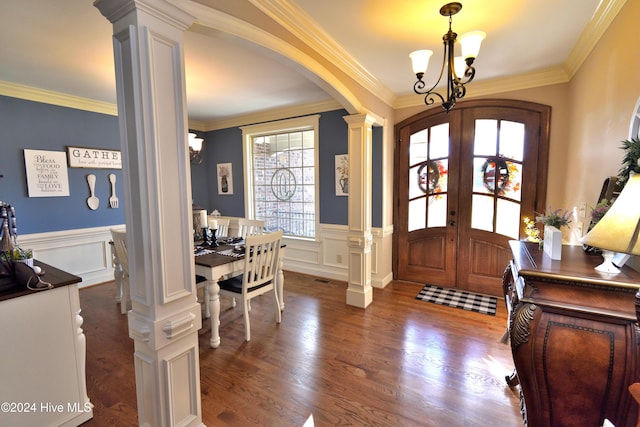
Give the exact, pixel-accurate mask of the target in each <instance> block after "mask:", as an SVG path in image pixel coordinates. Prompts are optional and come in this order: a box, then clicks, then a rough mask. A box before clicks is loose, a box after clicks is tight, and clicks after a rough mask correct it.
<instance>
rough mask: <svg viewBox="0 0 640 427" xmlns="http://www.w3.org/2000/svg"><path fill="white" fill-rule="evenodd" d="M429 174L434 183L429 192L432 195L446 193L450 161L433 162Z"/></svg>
mask: <svg viewBox="0 0 640 427" xmlns="http://www.w3.org/2000/svg"><path fill="white" fill-rule="evenodd" d="M429 174H430V178H431V183H432V185H431V186H430V187H429V190H430V191H431V192H432V193H445V192H446V191H447V184H448V182H449V179H448V178H449V160H448V159H442V160H436V161H432V162H431V167H430V168H429Z"/></svg>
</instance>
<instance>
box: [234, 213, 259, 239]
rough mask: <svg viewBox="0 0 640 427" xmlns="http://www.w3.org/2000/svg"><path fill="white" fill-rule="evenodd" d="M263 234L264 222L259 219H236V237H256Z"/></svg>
mask: <svg viewBox="0 0 640 427" xmlns="http://www.w3.org/2000/svg"><path fill="white" fill-rule="evenodd" d="M263 233H264V221H263V220H259V219H248V218H240V219H238V237H242V238H243V239H244V238H246V237H247V236H257V235H260V234H263Z"/></svg>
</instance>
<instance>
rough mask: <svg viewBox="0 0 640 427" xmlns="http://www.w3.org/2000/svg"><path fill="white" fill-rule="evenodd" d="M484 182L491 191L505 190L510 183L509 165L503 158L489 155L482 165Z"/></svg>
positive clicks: (500, 191) (499, 191)
mask: <svg viewBox="0 0 640 427" xmlns="http://www.w3.org/2000/svg"><path fill="white" fill-rule="evenodd" d="M482 184H483V185H484V187H485V188H486V189H487V190H489V191H490V192H492V193H493V192H495V191H496V190H497V191H498V193H499V194H500V193H502V192H504V190H505V188H507V185H509V166H508V165H507V162H506V161H505V160H503V159H500V158H497V157H489V158H487V160H486V161H485V162H484V164H483V165H482Z"/></svg>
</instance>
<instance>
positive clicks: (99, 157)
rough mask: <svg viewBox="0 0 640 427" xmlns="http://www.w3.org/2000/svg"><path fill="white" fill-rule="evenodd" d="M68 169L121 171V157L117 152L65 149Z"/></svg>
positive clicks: (79, 148)
mask: <svg viewBox="0 0 640 427" xmlns="http://www.w3.org/2000/svg"><path fill="white" fill-rule="evenodd" d="M67 156H68V157H69V167H71V168H100V169H122V155H121V154H120V151H117V150H103V149H100V148H82V147H67Z"/></svg>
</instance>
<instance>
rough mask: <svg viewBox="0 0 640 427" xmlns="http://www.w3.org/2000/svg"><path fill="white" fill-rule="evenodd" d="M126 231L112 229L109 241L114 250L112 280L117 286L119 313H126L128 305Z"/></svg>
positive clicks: (123, 229)
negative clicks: (111, 242)
mask: <svg viewBox="0 0 640 427" xmlns="http://www.w3.org/2000/svg"><path fill="white" fill-rule="evenodd" d="M126 239H127V230H126V229H125V228H112V229H111V240H112V241H113V249H114V269H115V271H114V278H115V280H116V284H117V286H118V299H119V300H120V313H122V314H125V313H126V312H127V306H128V304H129V299H130V297H129V261H128V258H127V243H126Z"/></svg>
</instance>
